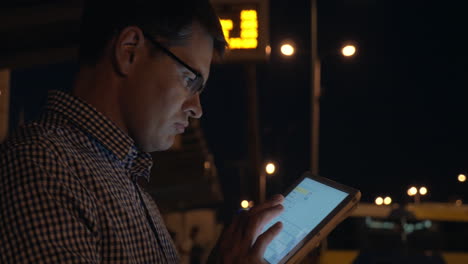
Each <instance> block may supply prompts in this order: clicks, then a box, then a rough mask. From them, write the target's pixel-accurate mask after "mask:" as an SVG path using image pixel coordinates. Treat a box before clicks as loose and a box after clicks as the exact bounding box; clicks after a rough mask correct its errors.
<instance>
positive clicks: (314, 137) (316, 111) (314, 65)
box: [310, 0, 321, 174]
mask: <svg viewBox="0 0 468 264" xmlns="http://www.w3.org/2000/svg"><path fill="white" fill-rule="evenodd" d="M310 17H311V24H310V27H311V54H312V56H311V91H310V96H311V102H310V103H311V117H310V118H311V120H310V121H311V131H310V132H311V138H310V144H311V149H310V156H311V163H310V166H311V167H310V171H311V172H312V174H318V172H319V126H320V75H321V74H320V70H321V69H320V66H321V65H320V58H319V54H318V39H317V37H318V30H317V0H311V15H310Z"/></svg>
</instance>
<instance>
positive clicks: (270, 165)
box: [265, 162, 276, 175]
mask: <svg viewBox="0 0 468 264" xmlns="http://www.w3.org/2000/svg"><path fill="white" fill-rule="evenodd" d="M265 171H266V173H267V174H269V175H272V174H273V173H275V171H276V166H275V164H274V163H272V162H268V163H267V165H266V166H265Z"/></svg>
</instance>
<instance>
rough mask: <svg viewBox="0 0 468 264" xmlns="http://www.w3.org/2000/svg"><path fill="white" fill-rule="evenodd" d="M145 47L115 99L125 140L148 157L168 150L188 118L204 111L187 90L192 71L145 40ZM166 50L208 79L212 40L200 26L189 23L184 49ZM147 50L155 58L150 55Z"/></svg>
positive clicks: (197, 95)
mask: <svg viewBox="0 0 468 264" xmlns="http://www.w3.org/2000/svg"><path fill="white" fill-rule="evenodd" d="M145 46H146V49H145V50H146V53H147V54H146V56H145V57H143V56H141V55H140V58H139V59H138V60H137V63H135V65H134V67H133V68H132V70H131V71H130V72H129V74H128V75H127V76H126V78H125V79H124V81H123V84H122V93H121V96H120V98H119V99H120V102H121V107H120V109H121V111H122V116H123V117H124V122H125V124H126V126H127V130H128V133H129V135H130V136H131V137H132V138H133V139H134V140H135V143H136V145H137V146H138V147H139V148H140V149H141V150H143V151H146V152H152V151H161V150H166V149H168V148H170V147H171V146H172V144H173V143H174V138H175V136H176V135H177V134H181V133H183V132H184V130H185V128H186V127H187V126H188V124H189V118H200V117H201V115H202V107H201V105H200V97H199V94H198V93H192V92H191V91H190V90H189V89H188V87H187V81H189V80H190V79H193V78H194V74H193V72H191V71H190V70H189V69H187V68H186V67H184V66H183V65H181V64H180V63H178V62H177V61H176V60H174V59H173V58H171V57H170V56H168V55H167V54H165V53H163V52H162V51H161V50H158V49H157V47H155V46H154V45H153V44H152V43H151V42H150V41H149V40H148V39H145ZM168 49H169V51H170V52H172V53H173V54H174V55H175V56H177V57H178V58H179V59H181V60H182V61H183V62H185V63H186V64H187V65H189V66H190V67H191V68H193V69H194V70H196V71H198V72H199V73H201V75H202V76H203V78H204V80H207V79H208V75H209V70H210V65H211V60H212V55H213V40H212V38H211V37H210V36H209V35H208V34H207V33H206V32H205V31H204V30H203V29H202V28H201V26H200V25H199V24H198V23H194V24H193V32H192V35H191V38H190V39H189V40H187V41H186V43H185V44H183V45H179V46H173V47H168ZM151 50H156V52H157V55H156V56H151V52H150V51H151ZM153 53H154V52H153ZM141 57H142V58H141Z"/></svg>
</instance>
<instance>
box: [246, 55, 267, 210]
mask: <svg viewBox="0 0 468 264" xmlns="http://www.w3.org/2000/svg"><path fill="white" fill-rule="evenodd" d="M246 73H247V100H248V144H249V145H248V148H249V174H248V175H249V177H250V179H249V180H248V181H249V182H251V183H252V184H251V185H250V186H251V187H250V188H251V190H252V189H253V199H254V201H255V203H256V204H258V203H262V202H263V201H264V200H265V185H266V184H265V181H266V179H265V174H264V173H261V168H260V163H261V154H260V153H261V151H260V149H261V148H260V136H259V132H258V131H259V130H258V109H257V71H256V65H255V64H253V63H249V64H247V65H246ZM250 193H252V192H250Z"/></svg>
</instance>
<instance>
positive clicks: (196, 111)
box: [184, 93, 203, 118]
mask: <svg viewBox="0 0 468 264" xmlns="http://www.w3.org/2000/svg"><path fill="white" fill-rule="evenodd" d="M184 112H188V114H189V117H192V118H200V117H202V115H203V110H202V106H201V102H200V94H198V93H196V94H194V95H192V96H191V97H190V98H189V99H188V100H187V102H186V104H185V107H184Z"/></svg>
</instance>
